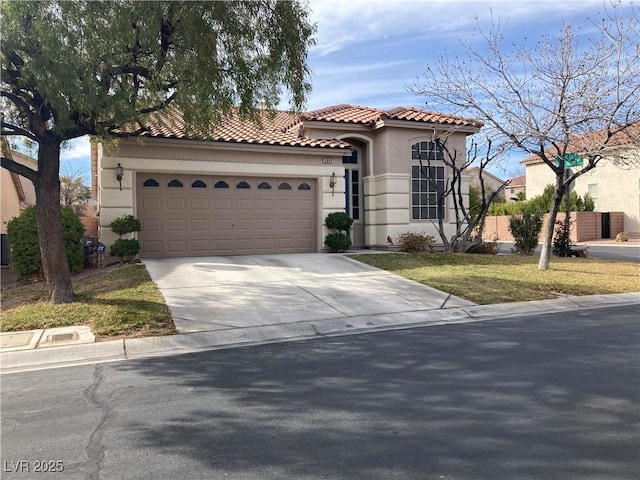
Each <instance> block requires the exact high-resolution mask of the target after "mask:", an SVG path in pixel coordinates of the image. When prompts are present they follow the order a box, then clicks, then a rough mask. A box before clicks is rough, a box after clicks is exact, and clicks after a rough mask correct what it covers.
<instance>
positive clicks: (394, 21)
mask: <svg viewBox="0 0 640 480" xmlns="http://www.w3.org/2000/svg"><path fill="white" fill-rule="evenodd" d="M601 6H602V1H601V0H578V1H576V0H574V1H571V0H569V1H566V0H565V1H561V2H559V1H536V2H533V1H521V2H513V1H509V0H497V1H495V0H494V1H493V2H489V1H446V0H410V1H409V0H406V1H405V0H395V1H393V0H392V1H389V0H349V1H344V0H311V2H310V8H311V11H312V20H313V21H314V22H317V24H318V44H317V45H316V46H315V47H314V48H313V49H312V53H314V54H316V55H319V56H325V55H329V54H331V53H334V52H338V51H340V50H343V49H346V48H348V47H349V46H350V45H354V44H356V43H359V42H367V41H381V40H385V39H389V38H392V37H398V36H421V37H425V38H430V39H440V40H441V39H445V38H448V39H449V40H455V38H456V36H466V35H468V34H469V33H471V32H472V31H473V29H474V28H475V27H476V16H477V17H478V21H479V23H480V25H481V26H482V27H483V28H485V27H488V26H490V24H491V12H493V16H494V18H496V19H497V18H500V19H501V22H502V23H503V24H504V23H505V22H507V23H508V24H509V25H511V26H514V27H515V26H518V25H522V26H524V27H526V25H527V24H530V23H531V22H532V21H534V20H535V21H539V20H541V19H549V20H551V19H554V18H555V19H559V18H562V17H563V16H565V15H579V16H581V18H584V16H585V15H586V12H587V10H591V11H593V10H594V9H595V8H596V7H601Z"/></svg>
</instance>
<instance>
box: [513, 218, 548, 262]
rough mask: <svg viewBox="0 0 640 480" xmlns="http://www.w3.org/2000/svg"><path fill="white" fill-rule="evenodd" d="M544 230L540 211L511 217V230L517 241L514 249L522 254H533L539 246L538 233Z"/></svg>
mask: <svg viewBox="0 0 640 480" xmlns="http://www.w3.org/2000/svg"><path fill="white" fill-rule="evenodd" d="M540 230H542V215H541V214H540V213H525V214H523V215H513V216H511V217H509V231H510V232H511V235H513V238H514V240H515V242H516V245H515V247H514V251H515V252H516V253H519V254H520V255H531V254H532V253H533V250H534V249H535V248H536V247H537V246H538V235H540Z"/></svg>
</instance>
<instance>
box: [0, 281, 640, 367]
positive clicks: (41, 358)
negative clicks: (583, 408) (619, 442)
mask: <svg viewBox="0 0 640 480" xmlns="http://www.w3.org/2000/svg"><path fill="white" fill-rule="evenodd" d="M625 305H639V306H640V292H635V293H619V294H611V295H590V296H564V297H561V298H558V299H554V300H540V301H530V302H516V303H505V304H496V305H473V306H472V305H470V306H459V307H455V308H443V309H435V310H417V311H414V312H401V313H385V314H377V315H361V316H354V317H346V318H345V317H341V318H334V319H326V320H313V321H303V322H297V323H288V324H276V325H264V326H258V327H243V328H230V329H226V330H215V331H206V332H193V333H182V334H177V335H168V336H161V337H144V338H128V339H118V340H112V341H106V342H97V343H90V344H86V343H85V344H80V345H67V346H54V347H48V348H44V349H34V350H22V351H2V352H0V374H9V373H18V372H22V371H29V370H41V369H49V368H60V367H66V366H73V365H84V364H92V363H104V362H115V361H123V360H133V359H143V358H150V357H164V356H171V355H179V354H184V353H192V352H201V351H206V350H219V349H227V348H238V347H243V346H254V345H263V344H270V343H282V342H290V341H295V340H308V339H313V338H320V337H335V336H342V335H353V334H361V333H370V332H378V331H388V330H397V329H407V328H415V327H426V326H435V325H448V324H457V323H469V322H481V321H488V320H499V319H504V318H511V317H516V316H524V315H532V314H539V315H543V314H548V313H556V312H566V311H572V310H573V311H578V310H586V309H594V308H607V307H617V306H625Z"/></svg>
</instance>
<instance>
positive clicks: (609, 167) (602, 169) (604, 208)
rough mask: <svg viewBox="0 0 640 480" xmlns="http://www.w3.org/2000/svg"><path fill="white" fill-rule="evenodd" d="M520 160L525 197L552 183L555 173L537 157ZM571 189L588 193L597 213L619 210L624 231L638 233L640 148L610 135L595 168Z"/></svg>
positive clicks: (582, 194) (534, 194)
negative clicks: (610, 137)
mask: <svg viewBox="0 0 640 480" xmlns="http://www.w3.org/2000/svg"><path fill="white" fill-rule="evenodd" d="M521 163H523V164H524V165H525V168H526V189H527V198H533V197H534V196H536V195H540V194H541V193H542V191H543V190H544V187H545V186H547V185H548V184H550V183H551V184H555V174H554V173H553V171H552V170H551V169H550V168H549V167H548V166H547V165H546V164H544V163H543V162H542V160H541V159H540V158H539V157H537V156H531V157H528V158H526V159H525V160H523V161H522V162H521ZM574 168H579V167H574ZM572 189H573V190H574V191H575V192H576V193H577V194H578V195H580V196H584V195H585V194H586V193H588V194H589V195H591V197H592V198H593V201H594V204H595V211H597V212H623V213H624V231H626V232H628V233H629V234H630V235H631V236H633V237H638V236H640V147H639V146H638V145H637V144H636V143H634V142H632V141H631V140H630V139H629V137H628V136H627V135H619V136H618V138H614V139H613V142H612V143H611V147H609V148H608V154H607V155H606V156H605V157H604V158H602V160H600V161H599V162H598V165H597V166H596V168H594V169H593V170H591V171H589V172H587V173H585V174H583V175H581V176H580V177H578V178H577V179H576V181H575V182H574V184H573V186H572Z"/></svg>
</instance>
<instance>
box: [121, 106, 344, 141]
mask: <svg viewBox="0 0 640 480" xmlns="http://www.w3.org/2000/svg"><path fill="white" fill-rule="evenodd" d="M299 127H300V124H299V121H298V117H297V116H296V115H295V114H292V113H291V112H287V111H277V112H276V114H275V117H273V118H271V117H269V116H268V115H264V117H263V118H262V128H260V126H258V125H256V124H254V123H252V122H247V121H241V120H240V118H239V117H238V116H237V115H236V114H235V113H234V114H232V115H230V116H229V117H227V118H224V119H223V121H222V122H220V124H218V125H216V126H215V127H213V128H212V129H211V131H209V132H207V133H205V134H200V135H197V136H196V137H197V138H203V139H206V140H210V141H214V142H230V143H246V144H253V145H282V146H292V147H313V148H330V149H348V148H351V145H349V144H348V143H346V142H343V141H341V140H335V139H320V138H307V137H303V136H299V135H298V133H299V132H300V128H299ZM145 128H146V132H144V133H143V134H142V136H146V137H156V138H176V139H190V138H191V137H190V136H189V135H188V134H187V133H186V129H185V123H184V120H183V117H182V114H181V113H180V111H179V110H177V109H176V108H167V109H165V110H161V111H158V112H154V113H153V114H151V115H150V116H149V121H148V123H147V124H146V125H145ZM136 129H137V127H135V126H133V125H130V126H127V127H125V128H123V129H122V130H121V131H120V132H119V133H121V134H125V135H126V134H127V133H133V132H134V131H136Z"/></svg>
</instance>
